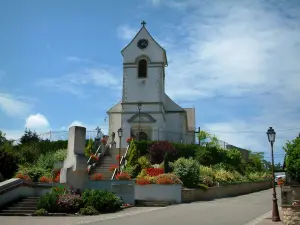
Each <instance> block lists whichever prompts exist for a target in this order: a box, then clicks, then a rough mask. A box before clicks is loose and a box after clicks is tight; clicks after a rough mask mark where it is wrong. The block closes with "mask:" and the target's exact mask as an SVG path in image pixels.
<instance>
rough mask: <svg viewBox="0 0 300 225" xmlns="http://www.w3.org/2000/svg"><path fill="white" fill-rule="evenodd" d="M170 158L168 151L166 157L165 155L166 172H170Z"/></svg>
mask: <svg viewBox="0 0 300 225" xmlns="http://www.w3.org/2000/svg"><path fill="white" fill-rule="evenodd" d="M169 160H170V158H169V153H166V154H165V157H164V172H165V173H169V172H170V166H169Z"/></svg>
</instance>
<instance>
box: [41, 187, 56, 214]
mask: <svg viewBox="0 0 300 225" xmlns="http://www.w3.org/2000/svg"><path fill="white" fill-rule="evenodd" d="M58 196H59V195H58V193H55V192H50V193H46V194H45V195H43V196H42V197H41V198H40V199H39V202H38V205H37V208H38V209H45V210H47V211H48V212H58V207H57V201H58Z"/></svg>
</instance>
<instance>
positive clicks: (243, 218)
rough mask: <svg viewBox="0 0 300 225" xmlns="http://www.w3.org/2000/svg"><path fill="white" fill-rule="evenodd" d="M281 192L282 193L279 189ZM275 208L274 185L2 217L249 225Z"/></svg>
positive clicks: (29, 223) (6, 223) (28, 221)
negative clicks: (92, 212) (166, 201)
mask: <svg viewBox="0 0 300 225" xmlns="http://www.w3.org/2000/svg"><path fill="white" fill-rule="evenodd" d="M277 193H280V192H279V190H278V192H277ZM278 197H279V196H278ZM279 199H280V197H279ZM279 205H280V202H279ZM271 209H272V190H271V189H270V190H266V191H261V192H256V193H253V194H249V195H243V196H239V197H234V198H223V199H218V200H214V201H206V202H197V203H189V204H181V205H174V206H169V207H165V208H158V207H152V208H130V209H127V210H124V211H121V212H118V213H115V214H104V215H98V216H91V217H86V216H85V217H22V218H21V217H0V221H1V225H2V224H3V225H14V224H16V225H19V224H22V225H38V224H39V225H40V224H43V225H48V224H49V225H50V224H60V225H71V224H72V225H75V224H89V225H120V224H122V225H140V224H143V225H153V224H163V225H177V224H178V225H182V224H183V225H245V224H247V223H248V222H249V221H252V220H254V219H255V218H257V217H259V216H261V215H263V214H265V213H267V212H268V211H270V210H271Z"/></svg>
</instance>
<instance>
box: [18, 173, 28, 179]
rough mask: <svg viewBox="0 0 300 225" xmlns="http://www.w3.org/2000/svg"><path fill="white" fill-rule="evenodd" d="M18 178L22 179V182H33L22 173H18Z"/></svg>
mask: <svg viewBox="0 0 300 225" xmlns="http://www.w3.org/2000/svg"><path fill="white" fill-rule="evenodd" d="M16 178H20V179H22V180H28V181H30V180H31V179H30V177H29V176H28V175H25V174H21V173H18V174H17V175H16Z"/></svg>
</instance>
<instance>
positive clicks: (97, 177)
mask: <svg viewBox="0 0 300 225" xmlns="http://www.w3.org/2000/svg"><path fill="white" fill-rule="evenodd" d="M90 179H91V180H103V175H102V173H94V174H93V175H91V177H90Z"/></svg>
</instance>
